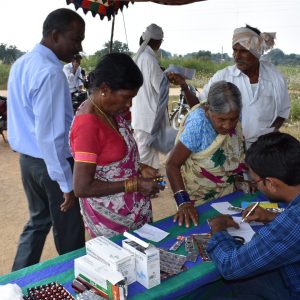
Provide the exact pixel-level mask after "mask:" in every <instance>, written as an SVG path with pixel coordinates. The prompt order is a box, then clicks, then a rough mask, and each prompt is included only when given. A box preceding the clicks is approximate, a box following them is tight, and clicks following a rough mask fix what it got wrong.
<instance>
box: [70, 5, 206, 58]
mask: <svg viewBox="0 0 300 300" xmlns="http://www.w3.org/2000/svg"><path fill="white" fill-rule="evenodd" d="M200 1H206V0H135V1H130V0H66V2H67V4H71V3H73V4H74V6H75V9H76V10H77V9H79V8H82V10H83V12H84V13H85V14H86V13H87V12H88V11H90V12H91V13H92V15H93V16H94V17H95V16H96V15H99V17H100V19H101V20H103V19H104V17H107V18H108V20H109V21H110V19H111V17H113V20H112V28H111V39H110V47H109V52H111V49H112V43H113V32H114V24H115V15H116V14H117V13H118V11H119V10H121V11H122V10H123V8H124V6H126V7H128V5H129V3H130V2H131V3H134V2H155V3H158V4H165V5H183V4H189V3H193V2H200Z"/></svg>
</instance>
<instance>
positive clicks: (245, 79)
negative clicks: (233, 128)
mask: <svg viewBox="0 0 300 300" xmlns="http://www.w3.org/2000/svg"><path fill="white" fill-rule="evenodd" d="M274 39H275V33H266V32H260V31H259V30H258V29H256V28H253V27H251V26H249V25H247V26H246V27H241V28H237V29H235V31H234V33H233V39H232V48H233V58H234V61H235V65H234V66H229V67H226V68H224V69H222V70H220V71H218V72H216V74H215V75H214V76H213V77H212V78H211V79H210V80H209V82H208V84H207V85H205V86H204V88H203V91H202V92H201V93H200V95H199V99H200V100H204V99H206V98H207V94H208V91H209V89H210V86H211V85H212V83H214V82H216V81H220V80H225V81H229V82H232V83H234V84H235V85H236V86H237V87H238V88H239V90H240V91H241V94H242V102H243V108H242V114H241V122H242V128H243V135H244V137H245V143H246V148H247V149H248V148H249V147H250V145H251V144H252V143H253V142H255V141H256V140H257V138H258V137H259V136H261V135H264V134H266V133H268V132H272V131H274V130H278V129H279V128H280V127H281V126H282V124H283V122H284V120H285V119H287V118H288V117H289V112H290V98H289V95H288V89H287V84H286V82H285V79H284V78H283V76H282V75H281V74H280V73H279V71H278V70H277V69H276V67H275V66H274V65H272V64H271V63H269V62H267V61H264V60H262V59H260V57H261V55H262V54H263V53H264V52H265V51H266V50H269V49H271V48H272V47H273V46H274ZM170 80H174V82H175V83H177V84H180V85H181V86H182V87H185V86H186V83H185V81H184V80H183V79H182V78H179V77H178V76H176V75H173V77H171V78H170ZM185 94H186V97H187V98H188V102H189V104H190V105H194V104H196V103H198V101H197V100H196V99H195V97H194V96H193V95H191V93H190V92H189V90H188V89H185Z"/></svg>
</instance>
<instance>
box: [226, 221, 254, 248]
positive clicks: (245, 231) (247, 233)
mask: <svg viewBox="0 0 300 300" xmlns="http://www.w3.org/2000/svg"><path fill="white" fill-rule="evenodd" d="M232 218H233V220H234V221H235V222H236V223H238V224H239V226H240V228H239V229H235V228H233V227H230V228H227V232H228V233H229V234H230V235H232V236H241V237H243V238H244V239H245V242H246V243H248V242H249V241H251V239H252V237H253V235H254V234H255V232H254V230H253V229H252V228H251V226H250V225H249V224H248V223H246V222H243V223H242V224H240V222H241V220H242V217H232Z"/></svg>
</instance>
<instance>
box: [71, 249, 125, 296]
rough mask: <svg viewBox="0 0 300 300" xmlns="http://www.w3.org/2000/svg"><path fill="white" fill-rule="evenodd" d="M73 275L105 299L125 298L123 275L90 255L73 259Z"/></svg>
mask: <svg viewBox="0 0 300 300" xmlns="http://www.w3.org/2000/svg"><path fill="white" fill-rule="evenodd" d="M74 275H75V278H78V279H80V281H82V282H83V283H85V284H86V285H88V286H91V288H92V289H93V290H95V291H96V292H97V294H99V295H101V296H102V297H105V298H106V299H113V300H123V299H126V298H127V285H126V283H125V279H124V276H123V275H122V274H121V273H120V272H118V271H112V270H109V269H108V267H107V266H106V265H104V264H102V263H101V262H99V261H97V260H96V259H95V258H93V257H91V256H90V255H84V256H82V257H79V258H76V259H75V260H74Z"/></svg>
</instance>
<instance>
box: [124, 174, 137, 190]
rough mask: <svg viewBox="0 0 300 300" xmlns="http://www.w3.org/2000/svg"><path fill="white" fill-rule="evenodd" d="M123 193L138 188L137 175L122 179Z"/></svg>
mask: <svg viewBox="0 0 300 300" xmlns="http://www.w3.org/2000/svg"><path fill="white" fill-rule="evenodd" d="M124 187H125V193H133V192H137V190H138V179H137V177H133V178H129V179H127V180H125V181H124Z"/></svg>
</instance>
